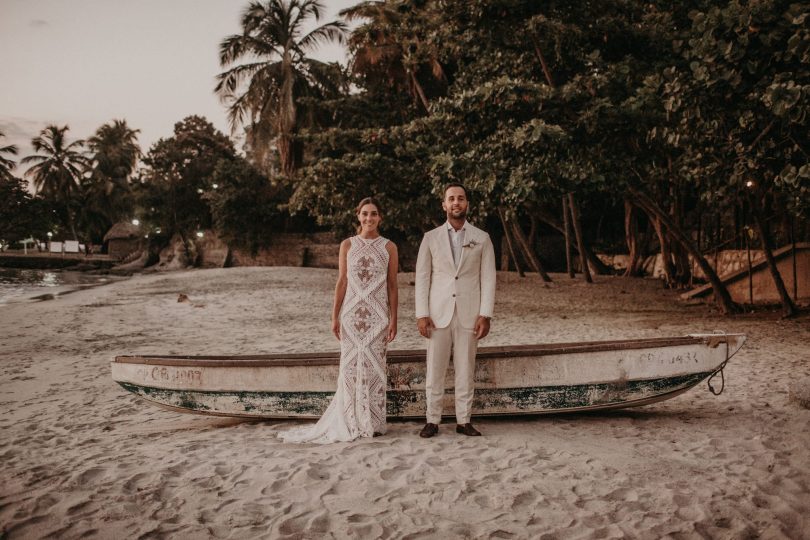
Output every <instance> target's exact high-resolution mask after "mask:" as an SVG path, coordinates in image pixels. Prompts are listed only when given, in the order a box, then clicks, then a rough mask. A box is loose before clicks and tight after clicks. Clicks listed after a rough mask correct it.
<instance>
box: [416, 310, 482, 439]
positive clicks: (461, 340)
mask: <svg viewBox="0 0 810 540" xmlns="http://www.w3.org/2000/svg"><path fill="white" fill-rule="evenodd" d="M451 350H452V353H453V370H454V371H455V374H456V380H455V395H456V422H457V423H459V424H466V423H467V422H469V421H470V414H471V413H472V401H473V393H474V391H475V386H474V383H473V376H474V375H475V353H476V351H477V350H478V340H477V339H476V338H475V330H473V329H472V328H462V326H461V324H460V323H459V321H458V314H457V313H455V312H453V318H452V319H451V320H450V324H449V325H447V326H446V327H444V328H434V329H433V332H432V333H431V336H430V338H429V339H428V346H427V376H426V380H425V391H426V394H427V421H428V422H429V423H431V424H439V423H441V419H442V408H443V407H442V401H443V399H444V379H445V375H446V373H447V364H448V363H449V361H450V352H451Z"/></svg>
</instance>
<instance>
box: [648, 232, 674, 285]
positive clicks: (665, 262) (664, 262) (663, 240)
mask: <svg viewBox="0 0 810 540" xmlns="http://www.w3.org/2000/svg"><path fill="white" fill-rule="evenodd" d="M650 218H651V219H650V221H652V224H653V228H655V234H657V235H658V244H659V245H660V251H661V268H662V269H663V270H664V280H665V281H666V285H667V288H669V289H671V288H673V287H674V286H675V267H674V266H673V265H672V253H670V249H669V238H667V233H666V230H664V226H663V224H662V223H661V220H660V219H658V218H657V217H656V216H650Z"/></svg>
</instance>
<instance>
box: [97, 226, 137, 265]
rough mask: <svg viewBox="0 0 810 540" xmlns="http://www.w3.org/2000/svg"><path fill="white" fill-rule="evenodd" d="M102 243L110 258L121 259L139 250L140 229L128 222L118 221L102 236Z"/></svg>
mask: <svg viewBox="0 0 810 540" xmlns="http://www.w3.org/2000/svg"><path fill="white" fill-rule="evenodd" d="M104 243H105V244H107V254H108V255H110V257H114V258H116V259H123V258H125V257H127V256H128V255H129V254H130V253H132V252H133V251H137V250H138V249H140V245H141V229H140V227H138V226H137V225H133V224H132V223H130V222H129V221H119V222H118V223H116V224H115V225H113V226H112V227H111V228H110V230H109V231H107V234H105V235H104Z"/></svg>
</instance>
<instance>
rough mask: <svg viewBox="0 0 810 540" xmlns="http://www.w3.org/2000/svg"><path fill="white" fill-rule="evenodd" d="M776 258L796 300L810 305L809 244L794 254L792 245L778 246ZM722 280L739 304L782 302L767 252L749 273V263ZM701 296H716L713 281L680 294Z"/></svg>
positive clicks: (784, 280) (789, 291) (684, 297)
mask: <svg viewBox="0 0 810 540" xmlns="http://www.w3.org/2000/svg"><path fill="white" fill-rule="evenodd" d="M773 258H774V259H775V260H776V267H777V268H778V269H779V274H780V275H781V276H782V281H783V282H784V284H785V288H786V289H787V292H788V294H789V295H790V297H791V298H793V301H794V302H796V303H797V304H799V305H803V306H804V305H810V243H807V242H799V243H797V244H796V251H795V253H794V251H793V246H792V245H787V246H784V247H782V248H780V249H776V250H774V252H773ZM720 279H721V281H722V282H723V283H724V284H725V285H726V288H727V289H728V292H729V294H730V295H731V299H732V300H734V301H735V302H737V303H738V304H777V303H779V302H780V298H779V292H778V291H777V290H776V285H774V282H773V277H772V276H771V271H770V269H769V268H768V262H767V261H766V260H765V257H764V255H763V256H761V257H760V258H758V259H756V260H754V261H752V263H751V272H750V273H749V272H748V265H747V264H746V265H745V267H744V268H740V269H739V270H737V271H735V272H731V273H728V274H726V275H721V276H720ZM701 297H702V298H710V299H714V291H713V289H712V286H711V284H706V285H703V286H700V287H697V288H696V289H692V290H691V291H688V292H686V293H684V294H682V295H681V298H683V299H684V300H691V299H692V298H701Z"/></svg>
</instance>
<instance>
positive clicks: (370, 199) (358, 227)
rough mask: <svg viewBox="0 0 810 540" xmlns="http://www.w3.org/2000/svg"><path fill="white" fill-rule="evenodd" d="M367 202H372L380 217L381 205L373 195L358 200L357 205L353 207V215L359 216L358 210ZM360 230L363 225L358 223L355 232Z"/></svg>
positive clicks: (358, 232) (381, 213)
mask: <svg viewBox="0 0 810 540" xmlns="http://www.w3.org/2000/svg"><path fill="white" fill-rule="evenodd" d="M367 204H373V205H374V206H375V207H376V208H377V214H379V216H380V218H382V216H383V211H382V207H381V206H380V202H379V201H378V200H377V199H375V198H374V197H366V198H365V199H363V200H362V201H360V203H359V204H358V205H357V208H355V209H354V215H355V216H357V217H360V210H362V209H363V207H364V206H365V205H367ZM361 232H363V226H362V225H358V226H357V234H360V233H361Z"/></svg>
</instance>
